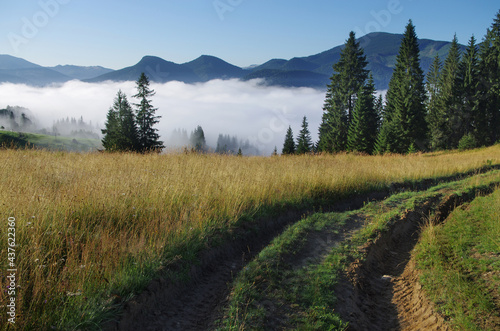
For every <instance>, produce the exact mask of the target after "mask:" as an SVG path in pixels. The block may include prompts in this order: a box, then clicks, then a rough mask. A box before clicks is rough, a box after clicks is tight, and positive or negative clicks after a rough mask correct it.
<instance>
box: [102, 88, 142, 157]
mask: <svg viewBox="0 0 500 331" xmlns="http://www.w3.org/2000/svg"><path fill="white" fill-rule="evenodd" d="M105 125H106V126H105V129H104V130H102V133H103V134H104V135H105V136H104V138H103V139H102V144H103V146H104V148H105V149H106V150H109V151H136V150H137V147H138V132H137V125H136V122H135V117H134V113H133V111H132V107H131V106H130V104H129V102H128V100H127V96H126V95H125V94H124V93H123V92H122V91H121V90H120V91H118V93H117V95H116V98H115V100H114V103H113V106H112V107H111V108H110V109H109V111H108V114H107V120H106V124H105Z"/></svg>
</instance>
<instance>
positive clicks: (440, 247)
mask: <svg viewBox="0 0 500 331" xmlns="http://www.w3.org/2000/svg"><path fill="white" fill-rule="evenodd" d="M415 256H416V261H417V267H418V268H419V269H420V270H421V271H422V276H421V282H422V284H423V287H424V289H425V290H426V292H427V294H428V296H429V298H430V299H431V300H432V301H433V302H434V303H435V304H436V307H437V309H438V310H439V311H440V312H441V313H442V314H443V315H444V316H445V317H446V318H447V319H448V320H450V322H451V324H452V325H453V326H455V327H456V328H457V329H460V330H494V329H497V328H498V327H499V325H500V324H499V323H500V317H499V315H498V312H499V311H500V306H499V300H500V291H499V289H500V190H496V191H495V192H494V193H493V194H492V195H490V196H487V197H479V198H476V199H475V200H474V201H472V202H471V203H470V204H468V205H464V206H462V207H461V208H458V209H456V210H455V211H454V212H453V213H452V214H451V215H450V216H449V218H448V219H447V220H446V222H445V223H443V224H441V225H432V224H430V225H429V226H428V227H427V228H426V229H425V231H424V232H423V235H422V240H421V242H420V243H419V244H418V245H417V247H416V248H415ZM497 330H498V329H497Z"/></svg>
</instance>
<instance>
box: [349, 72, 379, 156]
mask: <svg viewBox="0 0 500 331" xmlns="http://www.w3.org/2000/svg"><path fill="white" fill-rule="evenodd" d="M374 94H375V85H374V83H373V77H372V75H370V78H369V80H368V83H366V84H365V85H363V86H362V87H361V88H360V90H359V93H358V100H357V101H356V106H355V107H354V112H353V117H352V122H351V125H350V126H349V134H348V137H347V150H349V151H358V152H364V153H368V154H372V153H373V151H374V148H375V141H376V139H377V133H378V122H379V117H378V116H379V115H378V113H377V110H376V109H375V96H374Z"/></svg>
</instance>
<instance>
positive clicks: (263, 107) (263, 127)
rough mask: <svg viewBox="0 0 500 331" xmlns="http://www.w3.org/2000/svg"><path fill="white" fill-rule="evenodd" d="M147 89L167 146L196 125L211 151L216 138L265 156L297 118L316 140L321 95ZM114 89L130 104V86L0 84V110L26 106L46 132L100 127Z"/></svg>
mask: <svg viewBox="0 0 500 331" xmlns="http://www.w3.org/2000/svg"><path fill="white" fill-rule="evenodd" d="M151 88H153V89H154V90H155V91H156V95H155V96H154V97H153V98H152V103H153V105H154V106H155V107H156V108H158V111H157V115H159V116H162V118H161V119H160V123H158V124H157V126H156V127H157V128H158V129H159V133H160V135H161V139H162V140H163V141H164V142H165V145H166V146H167V147H172V146H174V147H175V145H176V143H175V142H169V140H171V138H172V134H173V133H174V131H175V130H179V129H184V130H187V132H188V133H189V132H191V131H193V130H194V129H195V128H196V127H197V126H201V127H202V128H203V131H204V133H205V137H206V140H207V145H208V146H210V147H213V148H214V149H215V148H216V146H217V141H218V140H219V136H220V135H221V134H222V135H225V136H230V137H231V138H232V137H237V139H238V140H241V141H243V142H248V143H249V144H250V145H251V146H252V148H255V149H257V150H259V151H260V153H262V154H264V155H269V154H271V152H272V151H273V149H274V147H275V146H276V147H277V148H278V151H281V148H282V146H283V141H284V137H285V133H286V130H287V128H288V126H289V125H291V127H292V130H293V132H294V135H295V136H296V135H297V134H298V133H299V131H300V126H301V122H302V118H303V116H307V119H308V122H309V130H310V131H311V135H312V138H313V140H314V141H316V140H317V132H318V127H319V124H320V121H321V116H322V106H323V101H324V98H325V91H320V90H316V89H312V88H283V87H276V86H264V85H262V81H259V80H253V81H248V82H242V81H239V80H213V81H209V82H206V83H200V84H185V83H182V82H169V83H165V84H156V83H152V84H151ZM120 89H121V90H122V91H123V92H124V93H125V94H126V95H127V97H128V99H129V102H131V103H134V102H136V100H135V99H134V98H133V97H132V95H134V94H135V93H136V90H135V82H105V83H83V82H80V81H71V82H67V83H65V84H63V85H58V86H50V87H43V88H37V87H31V86H26V85H17V84H1V85H0V109H2V108H5V107H7V106H8V105H10V106H21V107H23V108H27V109H29V111H30V113H31V114H32V115H33V116H34V117H35V118H36V121H37V122H39V124H37V126H40V127H46V128H51V127H53V125H54V123H55V122H56V121H57V120H61V119H66V118H70V119H72V118H76V119H81V118H82V117H83V119H84V120H85V122H86V123H92V125H93V126H94V127H95V126H99V127H101V128H102V127H104V123H105V120H106V114H107V111H108V109H109V108H110V107H111V105H112V104H113V100H114V98H115V96H116V93H117V92H118V90H120Z"/></svg>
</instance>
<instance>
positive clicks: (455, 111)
mask: <svg viewBox="0 0 500 331" xmlns="http://www.w3.org/2000/svg"><path fill="white" fill-rule="evenodd" d="M460 57H461V54H460V48H459V45H458V40H457V36H456V35H455V37H454V38H453V41H452V42H451V47H450V50H449V52H448V56H447V57H446V59H445V61H444V65H443V70H442V72H441V75H440V80H439V84H440V90H441V91H440V97H439V100H440V105H439V106H440V107H441V108H442V109H441V114H442V117H441V121H442V122H443V127H444V141H442V144H443V145H442V146H441V147H442V148H444V149H450V148H456V147H457V146H458V141H459V140H460V138H462V136H463V135H464V124H463V122H462V114H461V107H459V104H460V103H459V100H460V91H459V85H458V79H457V77H458V71H459V66H460Z"/></svg>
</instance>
